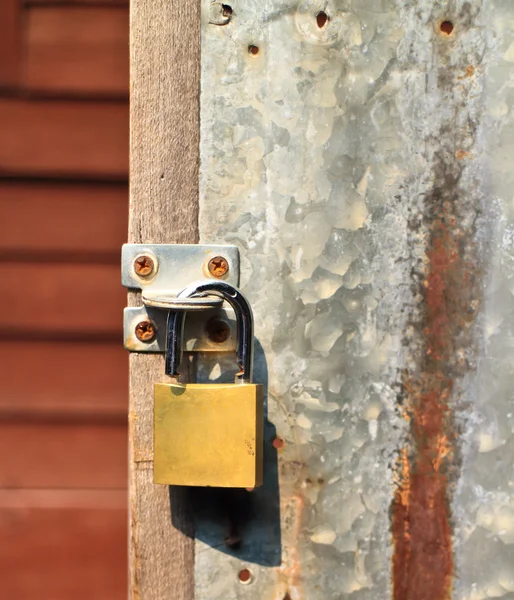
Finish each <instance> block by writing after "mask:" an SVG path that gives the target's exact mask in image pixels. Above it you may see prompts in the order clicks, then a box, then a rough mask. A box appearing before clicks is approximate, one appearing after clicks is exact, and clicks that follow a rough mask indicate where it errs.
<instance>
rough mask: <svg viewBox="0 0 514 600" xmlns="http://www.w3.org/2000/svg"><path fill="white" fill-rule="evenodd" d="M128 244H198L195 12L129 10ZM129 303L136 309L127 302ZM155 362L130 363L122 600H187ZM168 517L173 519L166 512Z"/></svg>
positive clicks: (148, 7) (186, 544) (188, 572)
mask: <svg viewBox="0 0 514 600" xmlns="http://www.w3.org/2000/svg"><path fill="white" fill-rule="evenodd" d="M130 29H131V34H130V54H131V143H130V152H131V157H130V225H129V242H133V243H141V242H143V243H145V242H148V243H195V242H197V241H198V164H199V77H200V6H199V3H197V2H179V1H178V0H166V1H164V0H152V1H151V2H147V1H145V0H132V3H131V24H130ZM129 302H130V303H131V304H132V305H134V304H136V303H137V302H138V298H137V296H136V294H132V295H131V297H130V298H129ZM163 380H164V363H163V357H162V356H157V355H144V354H133V355H131V357H130V414H129V425H130V441H129V446H130V450H129V452H130V462H129V465H130V466H129V469H130V539H129V555H130V598H133V599H141V600H189V599H192V598H193V594H194V581H193V562H194V538H193V531H192V524H191V519H190V516H189V514H188V511H187V506H185V505H184V503H183V501H182V497H181V494H180V493H177V492H171V493H170V492H169V490H168V488H167V487H165V486H157V485H154V484H153V481H152V461H153V428H152V414H153V396H152V392H153V383H154V382H157V381H163ZM170 508H171V511H170Z"/></svg>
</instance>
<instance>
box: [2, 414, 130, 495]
mask: <svg viewBox="0 0 514 600" xmlns="http://www.w3.org/2000/svg"><path fill="white" fill-rule="evenodd" d="M0 456H2V461H1V465H0V488H44V489H46V488H54V489H64V488H92V489H102V488H103V489H125V488H126V487H127V470H126V465H127V428H126V426H125V425H124V424H123V425H109V424H87V423H84V424H82V423H66V422H64V423H58V424H52V423H46V424H45V425H44V427H42V426H41V424H40V423H38V422H35V423H24V422H21V423H17V422H7V423H5V422H0Z"/></svg>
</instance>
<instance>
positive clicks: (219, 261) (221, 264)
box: [207, 256, 228, 277]
mask: <svg viewBox="0 0 514 600" xmlns="http://www.w3.org/2000/svg"><path fill="white" fill-rule="evenodd" d="M207 268H208V269H209V273H210V274H211V275H212V276H213V277H223V276H224V275H226V274H227V273H228V261H227V259H226V258H223V256H214V257H213V258H211V260H210V261H209V263H208V265H207Z"/></svg>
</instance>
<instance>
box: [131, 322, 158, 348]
mask: <svg viewBox="0 0 514 600" xmlns="http://www.w3.org/2000/svg"><path fill="white" fill-rule="evenodd" d="M135 331H136V337H137V339H138V340H139V341H140V342H145V343H147V344H149V343H150V342H152V341H153V340H154V339H155V325H154V324H153V323H152V321H139V323H138V324H137V325H136V330H135Z"/></svg>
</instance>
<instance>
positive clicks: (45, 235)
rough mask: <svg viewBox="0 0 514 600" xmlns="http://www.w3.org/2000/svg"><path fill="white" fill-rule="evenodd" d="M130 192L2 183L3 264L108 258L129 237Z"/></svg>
mask: <svg viewBox="0 0 514 600" xmlns="http://www.w3.org/2000/svg"><path fill="white" fill-rule="evenodd" d="M127 208H128V188H127V186H126V185H125V184H116V185H107V186H106V185H86V184H82V185H77V184H48V183H46V184H45V183H29V182H21V183H11V182H1V181H0V214H2V215H4V216H5V217H7V218H3V219H0V259H2V258H8V259H9V260H13V259H16V258H17V257H18V258H19V257H20V256H23V257H24V258H26V257H27V256H33V258H34V259H37V258H38V257H39V259H40V258H41V256H42V255H45V256H49V257H51V258H53V259H55V260H63V258H64V259H65V260H70V259H78V258H81V257H82V258H84V259H86V258H88V257H89V259H91V257H93V256H98V257H101V258H104V257H109V258H110V260H111V261H112V262H113V263H116V264H119V257H120V248H121V245H122V244H123V243H124V242H125V240H126V237H127V222H128V211H127ZM36 254H37V256H36Z"/></svg>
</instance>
